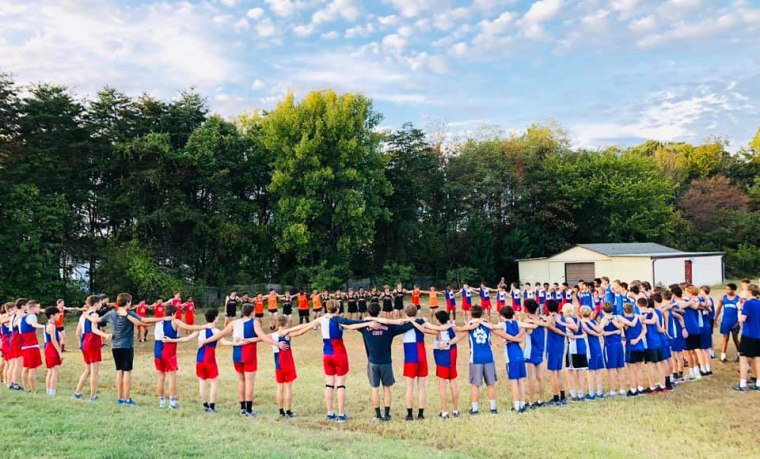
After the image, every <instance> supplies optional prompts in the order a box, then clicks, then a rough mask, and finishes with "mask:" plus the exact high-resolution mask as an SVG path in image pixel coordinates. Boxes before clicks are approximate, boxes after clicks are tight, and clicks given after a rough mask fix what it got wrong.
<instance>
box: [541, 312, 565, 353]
mask: <svg viewBox="0 0 760 459" xmlns="http://www.w3.org/2000/svg"><path fill="white" fill-rule="evenodd" d="M554 319H555V320H554V326H555V327H556V328H557V329H558V330H560V331H563V332H564V331H565V330H566V329H565V325H564V324H563V323H562V321H561V320H560V319H559V317H557V316H555V317H554ZM564 349H565V335H560V334H559V333H557V332H555V331H554V330H549V331H548V334H547V338H546V351H547V352H557V351H559V352H562V351H563V350H564Z"/></svg>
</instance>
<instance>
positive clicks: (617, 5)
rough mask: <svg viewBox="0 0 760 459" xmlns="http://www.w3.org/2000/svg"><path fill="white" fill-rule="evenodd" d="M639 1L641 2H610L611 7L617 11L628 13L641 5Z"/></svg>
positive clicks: (627, 0)
mask: <svg viewBox="0 0 760 459" xmlns="http://www.w3.org/2000/svg"><path fill="white" fill-rule="evenodd" d="M639 3H641V1H640V0H613V1H612V2H610V7H611V8H612V9H613V10H615V11H620V12H622V13H628V12H631V11H633V10H634V9H635V8H636V7H637V6H639Z"/></svg>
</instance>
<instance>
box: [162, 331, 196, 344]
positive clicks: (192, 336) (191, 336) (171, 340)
mask: <svg viewBox="0 0 760 459" xmlns="http://www.w3.org/2000/svg"><path fill="white" fill-rule="evenodd" d="M197 337H198V332H197V331H196V332H192V333H190V334H189V335H187V336H185V337H182V338H167V337H166V336H164V339H163V342H164V343H186V342H188V341H192V340H193V339H195V338H197Z"/></svg>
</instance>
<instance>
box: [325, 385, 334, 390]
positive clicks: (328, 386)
mask: <svg viewBox="0 0 760 459" xmlns="http://www.w3.org/2000/svg"><path fill="white" fill-rule="evenodd" d="M325 387H326V388H328V389H332V390H335V386H331V385H329V384H325Z"/></svg>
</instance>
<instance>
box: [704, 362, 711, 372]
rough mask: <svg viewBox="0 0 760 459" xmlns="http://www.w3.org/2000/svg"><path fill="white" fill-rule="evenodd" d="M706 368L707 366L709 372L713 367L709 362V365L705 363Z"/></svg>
mask: <svg viewBox="0 0 760 459" xmlns="http://www.w3.org/2000/svg"><path fill="white" fill-rule="evenodd" d="M705 368H707V371H708V373H709V372H711V371H712V367H711V366H710V363H709V362H708V363H707V365H705Z"/></svg>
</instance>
